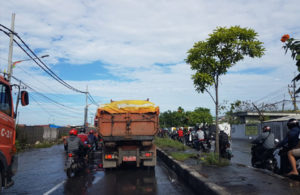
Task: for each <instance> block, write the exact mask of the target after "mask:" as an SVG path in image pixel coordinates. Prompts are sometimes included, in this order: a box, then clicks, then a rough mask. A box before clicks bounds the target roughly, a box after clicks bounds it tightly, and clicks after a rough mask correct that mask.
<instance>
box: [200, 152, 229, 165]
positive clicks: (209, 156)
mask: <svg viewBox="0 0 300 195" xmlns="http://www.w3.org/2000/svg"><path fill="white" fill-rule="evenodd" d="M200 160H201V161H203V162H204V164H205V165H215V166H218V167H224V166H228V165H229V164H230V161H229V160H228V159H225V158H221V157H219V155H218V154H216V153H214V152H211V153H204V154H203V156H202V157H200Z"/></svg>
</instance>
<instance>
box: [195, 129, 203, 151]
mask: <svg viewBox="0 0 300 195" xmlns="http://www.w3.org/2000/svg"><path fill="white" fill-rule="evenodd" d="M197 138H198V140H197V149H198V150H200V148H201V149H202V151H205V147H204V145H203V143H204V141H205V137H204V131H203V130H202V129H201V128H200V127H198V130H197Z"/></svg>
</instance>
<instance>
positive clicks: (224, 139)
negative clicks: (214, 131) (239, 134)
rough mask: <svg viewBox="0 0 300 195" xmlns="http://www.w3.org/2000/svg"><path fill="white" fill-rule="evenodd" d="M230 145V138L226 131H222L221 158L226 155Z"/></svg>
mask: <svg viewBox="0 0 300 195" xmlns="http://www.w3.org/2000/svg"><path fill="white" fill-rule="evenodd" d="M228 144H229V138H228V135H227V133H225V132H224V130H221V131H220V133H219V150H220V154H221V156H222V155H224V154H225V153H226V148H227V146H228Z"/></svg>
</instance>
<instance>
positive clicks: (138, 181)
mask: <svg viewBox="0 0 300 195" xmlns="http://www.w3.org/2000/svg"><path fill="white" fill-rule="evenodd" d="M63 163H64V151H63V146H62V145H57V146H53V147H52V148H46V149H34V150H30V151H27V152H24V153H21V154H20V155H19V170H18V172H17V174H16V176H15V177H14V180H15V185H14V186H13V187H11V188H9V189H5V190H4V192H3V194H24V195H25V194H30V195H31V194H45V195H48V194H53V195H54V194H70V195H71V194H72V195H73V194H193V192H192V191H191V190H190V189H189V188H188V187H186V186H185V185H184V184H183V182H182V181H180V180H178V179H177V177H176V174H174V173H173V172H172V171H171V170H170V169H168V168H167V167H166V166H165V165H164V163H162V162H161V161H159V160H158V165H157V166H156V167H155V169H147V168H135V167H134V166H130V165H128V166H124V167H122V168H119V169H112V170H107V171H103V170H99V169H97V168H96V166H90V167H88V168H86V169H85V170H83V171H82V172H81V173H80V174H78V175H77V176H76V177H74V178H70V179H68V178H67V177H66V174H65V172H64V171H63Z"/></svg>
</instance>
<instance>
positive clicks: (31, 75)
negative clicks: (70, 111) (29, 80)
mask: <svg viewBox="0 0 300 195" xmlns="http://www.w3.org/2000/svg"><path fill="white" fill-rule="evenodd" d="M17 67H18V68H20V69H21V70H22V71H23V72H24V73H26V74H27V75H29V76H30V77H34V75H33V74H31V73H29V72H27V71H26V70H25V69H23V68H21V67H20V66H17ZM36 80H37V79H36ZM39 83H41V84H43V85H45V86H47V88H48V89H51V90H52V91H53V92H55V93H56V94H60V92H58V91H56V90H55V89H53V88H52V87H50V86H49V85H47V84H45V83H44V82H42V81H41V80H39ZM56 96H57V95H56ZM57 97H60V98H61V99H63V97H61V96H57Z"/></svg>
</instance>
